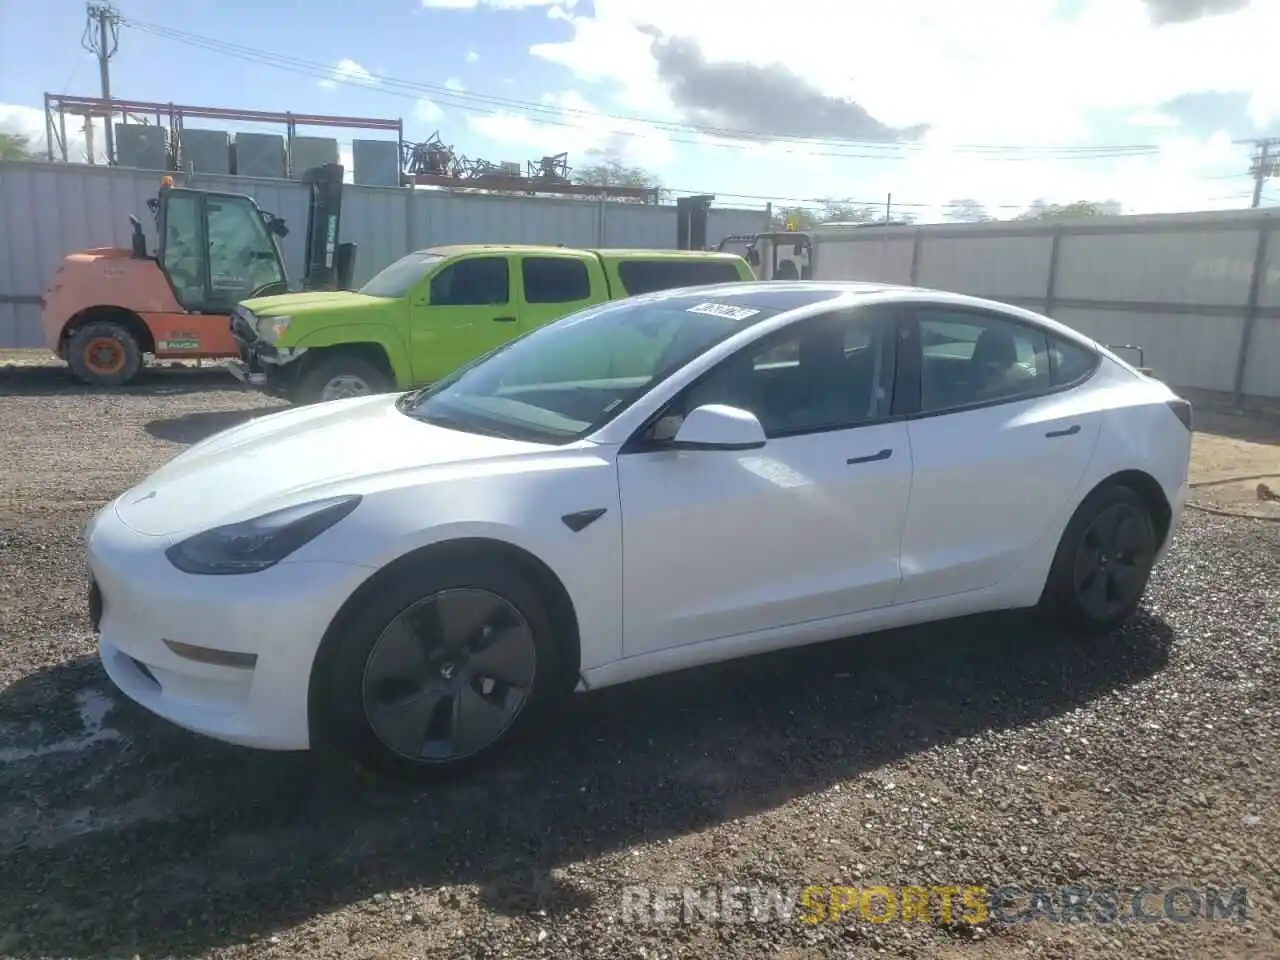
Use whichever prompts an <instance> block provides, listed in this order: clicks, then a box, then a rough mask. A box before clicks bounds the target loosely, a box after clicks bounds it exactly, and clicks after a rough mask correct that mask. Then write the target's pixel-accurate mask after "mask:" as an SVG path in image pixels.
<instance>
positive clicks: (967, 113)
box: [530, 0, 1280, 209]
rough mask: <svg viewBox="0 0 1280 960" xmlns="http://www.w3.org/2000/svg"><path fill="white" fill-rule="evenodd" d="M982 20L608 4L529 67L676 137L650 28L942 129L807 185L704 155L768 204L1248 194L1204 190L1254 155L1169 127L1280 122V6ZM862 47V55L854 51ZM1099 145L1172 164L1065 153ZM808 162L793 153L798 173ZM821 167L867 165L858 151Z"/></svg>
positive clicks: (1094, 9) (719, 59)
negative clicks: (1018, 151)
mask: <svg viewBox="0 0 1280 960" xmlns="http://www.w3.org/2000/svg"><path fill="white" fill-rule="evenodd" d="M982 7H983V9H982V15H981V17H974V15H973V8H972V5H965V4H957V3H954V2H952V0H909V2H908V0H904V2H902V3H878V4H850V3H848V2H847V0H791V2H790V3H788V4H787V6H786V11H785V15H782V16H771V17H769V18H768V20H767V21H764V20H761V19H760V18H758V17H752V16H744V15H743V7H742V4H741V2H740V0H703V2H701V3H698V4H691V3H689V2H688V0H646V2H645V3H644V4H643V5H641V4H637V3H636V2H635V0H594V4H593V8H587V7H583V8H582V9H581V10H580V11H578V12H566V11H564V10H559V9H555V10H553V12H555V13H556V14H557V16H558V17H559V18H560V19H563V20H564V21H565V22H566V23H567V24H568V25H569V27H570V28H571V30H572V36H571V38H570V39H568V40H566V41H564V42H557V43H543V44H536V45H534V46H533V47H531V48H530V52H531V53H532V54H533V55H534V56H536V57H539V58H541V59H544V60H547V61H550V62H553V63H558V64H561V65H562V66H564V67H566V68H567V69H568V70H569V71H571V72H572V73H573V75H574V76H575V77H576V78H577V80H578V81H579V83H585V84H608V85H609V88H610V89H611V90H613V91H615V97H614V105H613V106H611V107H610V108H609V112H610V113H623V114H630V115H642V116H649V117H657V118H664V119H668V120H671V119H676V118H678V117H680V116H681V114H680V111H679V110H678V109H677V106H676V105H675V104H674V103H673V102H672V99H671V96H670V93H669V91H668V89H667V87H666V86H665V84H664V83H663V82H662V79H661V78H660V76H659V74H658V67H657V63H656V61H655V59H654V57H653V55H652V43H653V40H652V35H651V34H650V33H647V32H646V29H648V28H652V29H656V30H657V31H659V32H660V33H662V34H664V35H666V36H670V37H680V38H687V39H690V40H692V41H694V42H695V43H696V44H697V45H698V47H699V48H700V50H701V51H702V53H703V55H704V56H705V57H706V59H707V60H708V61H709V62H712V63H728V62H733V63H740V64H755V65H768V64H773V63H777V62H779V61H782V62H783V63H784V64H785V65H786V66H788V67H789V68H790V69H791V70H793V71H794V72H795V73H796V74H797V75H798V76H799V77H801V78H802V79H803V80H804V81H807V82H808V83H810V84H812V85H813V86H815V87H817V88H818V89H819V90H821V91H823V92H824V93H827V94H829V95H831V96H835V97H843V98H849V99H852V100H855V101H856V102H857V103H859V104H860V105H861V106H862V107H864V108H865V109H866V110H867V111H869V112H870V114H871V115H872V116H873V117H875V118H876V119H877V120H879V121H881V122H883V123H885V124H889V125H891V126H907V125H911V124H917V123H927V124H929V125H930V126H931V130H930V132H929V134H928V135H927V136H926V138H925V139H924V141H923V143H922V144H921V145H920V146H919V147H918V148H908V149H904V150H902V151H901V155H902V156H903V157H904V158H905V159H901V160H899V161H897V162H894V163H889V162H885V163H878V162H870V161H862V160H859V159H837V158H830V159H824V158H821V157H814V156H810V157H808V158H807V159H806V161H805V163H804V164H803V169H804V175H803V177H799V176H796V174H795V171H794V170H789V169H787V167H786V166H785V165H782V166H778V165H775V166H774V167H773V169H772V170H770V171H763V170H761V169H760V168H759V164H758V163H757V162H756V161H758V160H759V159H760V157H761V156H763V154H757V153H755V152H754V150H755V148H754V147H753V148H751V149H749V150H746V151H743V150H741V149H737V150H721V149H714V148H704V153H705V154H706V155H707V156H711V157H714V158H715V160H717V161H719V160H721V159H723V160H724V162H725V163H724V171H723V174H722V175H721V176H723V177H724V178H728V179H731V180H732V181H733V182H734V183H735V184H736V183H746V182H750V183H754V184H757V185H760V186H759V189H761V190H762V192H763V190H764V189H765V188H764V187H763V185H762V181H763V180H764V179H765V174H766V173H767V174H768V177H767V179H768V181H769V182H771V183H772V184H773V186H771V187H769V188H768V189H769V190H771V191H776V192H782V193H790V194H794V195H807V194H811V193H817V194H818V195H822V194H832V193H836V194H838V193H842V192H846V191H854V192H856V193H859V194H861V193H863V192H868V193H870V194H871V195H872V196H880V195H883V194H884V193H887V192H889V191H890V190H891V191H892V192H893V193H894V195H895V197H901V198H902V199H904V200H909V201H915V202H920V203H922V204H932V203H934V202H935V201H936V202H939V203H940V202H945V200H946V199H947V198H948V197H956V196H973V197H978V198H979V199H983V200H984V201H986V202H988V203H989V204H991V205H993V206H994V205H999V204H1004V203H1008V204H1011V205H1012V204H1017V203H1023V202H1029V201H1030V200H1032V199H1035V198H1037V197H1045V198H1047V199H1050V200H1055V201H1058V202H1062V201H1065V200H1073V199H1080V198H1091V199H1093V198H1096V199H1105V198H1109V197H1114V198H1116V199H1119V200H1121V201H1122V202H1123V203H1124V204H1125V207H1126V209H1144V208H1145V209H1187V208H1189V207H1194V206H1197V205H1203V204H1206V203H1209V202H1210V198H1211V197H1218V196H1221V195H1222V194H1223V193H1229V192H1231V190H1234V189H1236V185H1231V189H1229V190H1224V188H1223V183H1222V182H1221V181H1218V182H1216V183H1215V182H1212V181H1208V182H1207V181H1206V180H1205V177H1206V175H1208V173H1210V172H1214V173H1219V174H1220V173H1222V171H1223V170H1224V169H1225V170H1229V169H1230V168H1231V166H1232V165H1235V166H1236V167H1238V168H1240V169H1241V172H1243V165H1244V162H1245V161H1244V158H1245V148H1243V147H1239V146H1234V147H1233V146H1232V145H1231V144H1230V143H1229V142H1228V138H1226V137H1225V136H1219V137H1215V138H1209V139H1200V140H1197V139H1195V138H1192V137H1188V136H1179V135H1176V128H1174V127H1170V126H1169V121H1171V120H1172V118H1171V117H1168V116H1162V115H1161V113H1160V111H1161V107H1162V106H1163V105H1164V104H1166V103H1168V102H1169V101H1171V100H1173V99H1175V98H1177V97H1179V96H1181V95H1183V94H1186V93H1190V92H1198V91H1214V92H1233V91H1242V92H1246V93H1247V94H1248V97H1249V116H1250V118H1252V120H1253V122H1254V123H1255V124H1257V125H1259V127H1261V126H1262V125H1264V124H1268V123H1271V122H1274V121H1276V120H1280V74H1277V73H1276V71H1275V70H1274V68H1273V67H1272V66H1271V61H1272V50H1271V48H1272V46H1273V45H1274V39H1273V38H1274V37H1275V36H1277V35H1280V3H1275V2H1273V0H1253V3H1252V4H1250V5H1249V6H1247V7H1246V8H1245V9H1243V10H1240V11H1238V12H1235V13H1231V14H1227V15H1221V16H1206V17H1201V18H1200V19H1195V20H1191V21H1188V22H1184V23H1176V24H1168V25H1164V26H1156V25H1155V24H1154V23H1153V21H1152V19H1151V17H1150V15H1149V10H1148V4H1147V3H1144V2H1143V0H1082V2H1081V3H1080V4H1079V7H1078V10H1077V11H1076V12H1075V13H1074V14H1071V15H1066V14H1064V12H1063V5H1062V4H1061V3H1060V2H1059V0H984V3H983V5H982ZM823 24H825V25H827V26H828V27H830V29H821V25H823ZM837 27H838V29H836V28H837ZM851 37H860V38H863V42H858V43H856V44H854V45H853V46H852V47H851V44H850V38H851ZM788 51H790V52H793V53H794V56H792V55H790V54H789V53H788ZM1104 113H1105V114H1106V115H1107V116H1109V117H1121V118H1125V117H1127V118H1128V123H1127V125H1126V126H1122V127H1120V128H1119V129H1120V130H1121V131H1122V132H1121V133H1119V134H1118V133H1117V132H1116V130H1117V127H1116V125H1115V121H1110V122H1109V123H1108V126H1107V132H1106V135H1105V137H1101V135H1100V134H1098V133H1097V132H1096V131H1097V129H1098V124H1099V116H1100V114H1104ZM602 123H606V124H607V122H606V121H602ZM615 125H616V124H615ZM1259 132H1263V131H1261V130H1260V131H1259ZM678 138H679V139H681V140H694V141H700V140H702V139H703V138H700V137H697V136H696V135H693V134H679V135H678ZM1098 139H1105V140H1106V141H1109V142H1116V141H1117V140H1120V139H1124V140H1127V141H1128V142H1130V143H1155V144H1158V145H1159V146H1160V148H1161V152H1160V154H1159V155H1158V156H1148V157H1130V158H1123V159H1121V158H1110V159H1107V158H1103V159H1099V158H1091V159H1088V160H1084V159H1071V160H1069V159H1066V153H1065V151H1063V150H1060V149H1054V147H1055V146H1061V145H1063V144H1074V145H1087V144H1089V143H1090V142H1091V141H1095V142H1096V141H1097V140H1098ZM983 144H986V145H1011V144H1016V145H1019V146H1021V147H1038V148H1039V149H1040V151H1041V153H1042V154H1043V155H1044V156H1045V157H1046V158H1045V159H1018V160H1007V159H1006V160H1003V161H1000V160H998V159H997V158H995V157H993V156H991V155H990V154H991V151H985V153H986V154H987V155H986V156H984V155H983V154H984V151H975V150H972V149H959V148H961V147H964V146H965V145H983ZM735 146H737V147H741V146H742V144H740V143H739V144H736V145H735ZM801 149H803V148H792V150H793V152H792V154H791V157H792V160H793V161H794V159H795V157H796V151H798V150H801ZM809 150H810V152H811V153H820V152H845V153H860V152H868V151H863V150H860V149H859V148H857V147H856V146H848V145H832V146H815V147H810V148H809ZM1004 155H1005V156H1008V152H1007V151H1006V152H1005V154H1004ZM1053 157H1056V158H1057V159H1052V158H1053ZM703 165H707V164H705V160H704V163H703ZM744 171H745V172H744ZM1243 182H1244V181H1242V183H1243ZM851 184H856V186H851ZM691 186H694V187H699V188H701V187H712V186H715V184H691ZM1245 186H1247V183H1246V184H1245ZM725 189H745V188H744V187H740V186H733V187H726V188H725ZM1217 205H1221V204H1217ZM922 209H923V208H922Z"/></svg>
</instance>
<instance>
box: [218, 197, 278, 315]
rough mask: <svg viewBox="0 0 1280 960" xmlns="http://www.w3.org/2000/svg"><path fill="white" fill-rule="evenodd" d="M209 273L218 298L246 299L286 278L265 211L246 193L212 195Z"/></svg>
mask: <svg viewBox="0 0 1280 960" xmlns="http://www.w3.org/2000/svg"><path fill="white" fill-rule="evenodd" d="M207 210H208V216H209V275H210V279H211V281H212V283H213V296H214V299H215V300H216V301H218V302H223V301H226V302H230V303H234V302H236V301H238V300H247V299H249V298H250V297H252V296H253V295H254V294H255V293H256V292H257V291H259V290H261V289H263V288H264V287H267V286H270V285H272V284H276V283H283V282H284V281H285V276H284V267H283V265H282V264H281V263H280V256H279V254H278V253H277V251H276V247H275V244H274V243H272V242H271V234H270V233H269V232H268V231H267V225H266V224H265V223H264V222H263V220H262V214H261V213H259V212H258V210H257V208H256V207H255V206H254V205H253V204H252V203H251V202H250V201H249V200H247V199H246V198H244V197H217V196H210V197H209V198H208V202H207Z"/></svg>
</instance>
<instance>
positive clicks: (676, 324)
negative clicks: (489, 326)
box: [400, 297, 776, 444]
mask: <svg viewBox="0 0 1280 960" xmlns="http://www.w3.org/2000/svg"><path fill="white" fill-rule="evenodd" d="M707 306H708V305H707V304H705V303H704V302H702V298H694V297H688V298H685V297H681V298H675V299H649V298H642V299H637V300H623V301H611V302H608V303H604V304H600V305H597V306H592V307H588V308H587V309H585V310H580V311H578V312H577V313H572V314H570V315H569V316H567V317H564V318H562V319H560V320H557V321H555V322H554V323H551V324H548V325H546V326H542V327H538V328H535V329H534V330H533V331H531V332H530V333H527V334H525V335H524V336H522V337H519V338H518V339H516V340H512V341H510V342H508V343H507V344H505V345H504V346H502V347H499V348H498V349H497V350H496V351H494V352H493V353H491V354H489V355H488V356H487V357H485V358H484V359H483V360H481V361H479V362H478V363H475V364H472V365H470V366H467V367H464V368H462V369H461V370H458V371H455V372H454V373H453V374H451V375H450V376H449V377H447V378H445V379H444V380H441V381H440V382H438V383H436V384H435V385H433V386H432V387H430V388H428V389H427V390H425V391H420V392H418V393H411V394H406V395H405V397H404V398H402V400H401V408H400V409H401V411H402V412H403V413H406V414H408V415H409V416H412V417H416V418H419V419H422V420H424V421H426V422H428V423H435V424H438V425H441V426H446V427H450V428H453V429H458V430H464V431H469V432H474V433H493V434H497V435H500V436H507V437H512V438H516V439H522V440H530V441H533V442H537V443H551V444H559V443H568V442H570V441H572V440H575V439H578V438H580V437H584V436H586V435H587V434H589V433H591V432H593V431H594V430H597V429H599V428H600V427H601V426H603V425H604V424H605V423H608V422H609V421H610V420H612V419H614V418H615V417H617V416H618V415H619V414H621V413H622V412H623V411H624V410H626V409H627V407H629V406H630V405H631V404H633V403H634V402H635V401H636V400H638V399H639V398H640V397H642V396H644V395H645V394H646V393H647V392H648V391H649V390H651V389H652V388H653V387H654V386H656V385H657V384H658V383H660V382H662V381H663V380H665V379H666V378H667V377H668V376H670V375H671V374H673V373H675V372H676V371H677V370H679V369H681V368H682V367H684V366H686V365H688V364H689V363H690V362H692V361H693V360H694V359H695V358H697V357H698V356H700V355H701V354H702V353H704V352H705V351H706V350H708V349H710V348H711V347H712V346H714V345H715V344H717V343H720V342H721V341H722V340H724V339H726V338H727V337H729V336H732V335H733V334H734V333H736V332H738V331H739V330H741V329H743V326H744V324H745V323H747V322H756V321H758V320H760V319H763V318H765V317H767V316H769V315H771V314H772V313H774V312H776V311H770V310H767V309H764V308H755V307H751V308H747V307H742V308H740V309H739V310H738V311H737V312H736V313H735V312H734V311H732V310H730V311H722V312H719V313H717V312H709V311H708V309H707Z"/></svg>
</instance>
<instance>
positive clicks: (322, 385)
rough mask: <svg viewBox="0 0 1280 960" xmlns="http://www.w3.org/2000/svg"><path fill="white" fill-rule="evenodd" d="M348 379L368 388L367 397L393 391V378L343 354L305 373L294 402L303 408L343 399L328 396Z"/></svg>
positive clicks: (296, 391) (362, 359)
mask: <svg viewBox="0 0 1280 960" xmlns="http://www.w3.org/2000/svg"><path fill="white" fill-rule="evenodd" d="M344 378H345V379H346V380H348V381H349V382H351V383H356V382H359V383H363V384H364V385H365V386H366V387H367V390H366V391H365V394H363V395H367V394H374V393H387V392H389V391H390V390H391V388H392V383H391V380H390V378H389V377H388V376H387V375H386V374H385V373H383V371H381V370H380V369H378V367H377V366H375V365H374V364H372V363H370V362H369V361H368V360H365V359H364V358H363V357H356V356H349V355H345V354H341V353H339V354H335V355H334V356H331V357H325V358H324V359H322V360H320V361H319V362H318V363H316V364H315V366H314V367H312V368H311V369H310V370H307V371H306V372H305V373H303V375H302V376H301V378H300V379H299V382H298V386H297V388H296V390H295V391H294V396H293V398H292V399H293V401H294V403H299V404H308V403H319V402H320V401H322V400H335V399H340V398H339V397H335V396H326V395H325V392H326V390H327V389H329V388H330V385H331V384H333V383H334V382H335V381H340V380H342V379H344ZM361 395H362V394H361V393H358V392H353V393H350V394H348V396H361Z"/></svg>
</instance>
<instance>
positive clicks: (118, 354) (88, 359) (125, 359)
mask: <svg viewBox="0 0 1280 960" xmlns="http://www.w3.org/2000/svg"><path fill="white" fill-rule="evenodd" d="M67 365H68V366H69V367H71V372H72V373H73V374H74V375H75V377H76V379H77V380H79V381H81V382H82V383H88V384H92V385H93V386H96V387H119V386H122V385H124V384H126V383H128V382H129V381H130V380H132V379H133V378H134V377H136V376H137V375H138V371H139V370H140V369H142V348H141V346H139V344H138V338H137V337H135V336H134V335H133V333H132V332H130V331H129V330H127V329H126V328H125V327H122V326H121V325H120V324H118V323H112V322H111V321H109V320H98V321H94V322H92V323H86V324H85V325H84V326H83V327H81V328H80V329H79V330H77V331H76V332H75V333H73V334H72V335H71V339H70V341H68V343H67Z"/></svg>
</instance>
